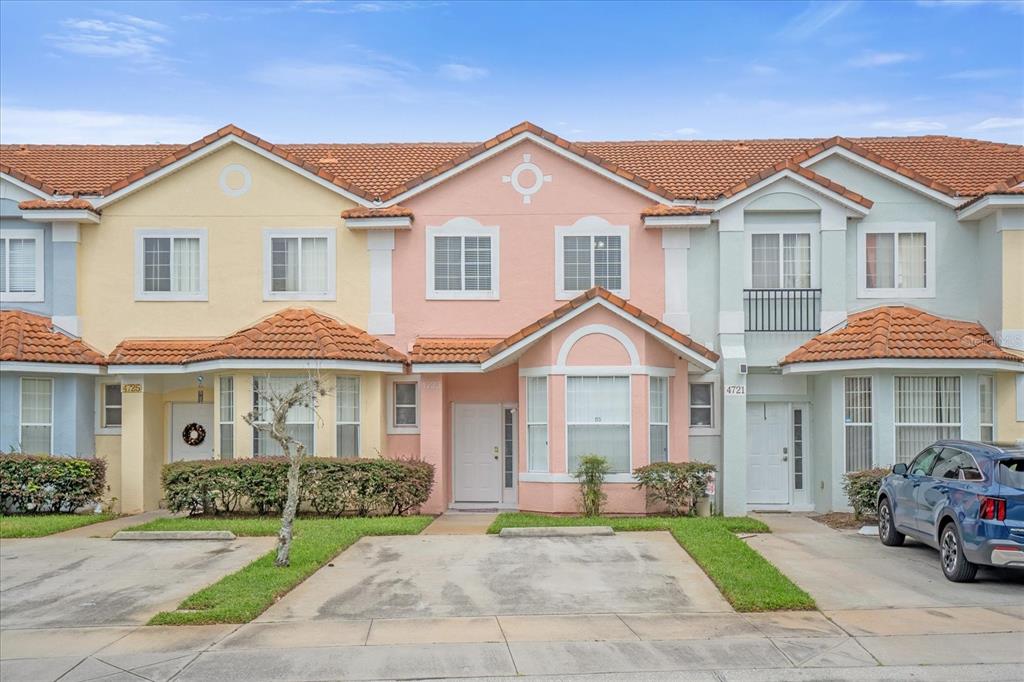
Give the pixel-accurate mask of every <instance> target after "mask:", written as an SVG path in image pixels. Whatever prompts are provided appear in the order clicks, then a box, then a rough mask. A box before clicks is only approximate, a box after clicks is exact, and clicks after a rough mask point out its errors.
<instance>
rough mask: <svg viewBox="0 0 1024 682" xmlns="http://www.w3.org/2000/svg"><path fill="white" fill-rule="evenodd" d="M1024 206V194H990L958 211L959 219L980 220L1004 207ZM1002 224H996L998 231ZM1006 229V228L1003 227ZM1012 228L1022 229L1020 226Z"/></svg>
mask: <svg viewBox="0 0 1024 682" xmlns="http://www.w3.org/2000/svg"><path fill="white" fill-rule="evenodd" d="M1022 207H1024V194H990V195H988V196H987V197H982V198H981V199H978V200H977V201H975V202H974V203H973V204H971V205H970V206H968V207H966V208H963V209H961V210H959V211H957V212H956V217H957V218H958V219H959V220H980V219H982V218H984V217H985V216H987V215H988V214H989V213H992V212H993V211H998V210H999V209H1004V208H1022ZM999 229H1000V226H999V225H997V226H996V230H997V231H998V230H999ZM1003 229H1005V228H1003ZM1010 229H1021V228H1020V227H1015V228H1010Z"/></svg>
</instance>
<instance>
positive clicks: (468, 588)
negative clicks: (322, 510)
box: [259, 532, 732, 621]
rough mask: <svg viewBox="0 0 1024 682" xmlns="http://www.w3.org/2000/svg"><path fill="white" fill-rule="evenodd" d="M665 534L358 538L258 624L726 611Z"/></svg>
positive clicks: (705, 579)
mask: <svg viewBox="0 0 1024 682" xmlns="http://www.w3.org/2000/svg"><path fill="white" fill-rule="evenodd" d="M731 610H732V608H731V607H730V606H729V604H728V603H727V602H726V601H725V599H723V598H722V595H721V594H720V593H719V592H718V589H717V588H715V586H714V584H712V582H711V581H710V580H709V579H708V577H707V576H706V575H705V574H704V572H703V571H702V570H701V569H700V567H698V566H697V564H695V563H694V561H693V559H691V558H690V556H689V555H688V554H687V553H686V552H685V551H684V550H683V549H682V548H680V547H679V545H678V543H676V541H675V540H674V539H673V538H672V536H671V535H669V534H668V533H665V532H652V533H620V534H617V535H612V536H606V537H595V536H588V537H576V538H574V537H550V538H499V537H497V536H457V535H434V536H394V537H369V538H363V539H362V540H360V541H359V542H357V543H356V544H355V545H353V546H352V547H351V548H350V549H349V550H348V551H346V552H345V553H344V554H342V555H341V556H339V557H338V558H337V560H335V562H334V563H333V564H332V565H330V566H327V567H325V568H323V569H321V570H320V571H318V572H317V573H316V574H314V575H313V576H312V577H311V578H310V579H309V580H307V581H306V582H304V583H303V584H302V585H300V586H299V587H297V588H296V589H295V590H293V591H292V592H290V593H289V594H288V595H286V596H285V597H284V598H283V599H282V600H281V601H280V602H278V603H277V604H276V605H274V606H273V607H271V608H270V609H269V610H267V612H266V613H264V614H263V615H262V616H261V617H260V618H259V620H260V621H295V620H303V621H315V620H341V619H361V618H413V617H447V616H463V617H465V616H499V615H533V614H557V615H565V614H581V613H587V614H592V613H683V612H690V613H692V612H726V611H731Z"/></svg>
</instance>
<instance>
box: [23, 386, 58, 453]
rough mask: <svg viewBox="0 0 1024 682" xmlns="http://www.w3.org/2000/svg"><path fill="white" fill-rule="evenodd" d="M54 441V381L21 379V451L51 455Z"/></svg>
mask: <svg viewBox="0 0 1024 682" xmlns="http://www.w3.org/2000/svg"><path fill="white" fill-rule="evenodd" d="M52 441H53V379H36V378H33V377H22V379H21V451H22V452H23V453H25V454H27V455H49V454H51V453H52Z"/></svg>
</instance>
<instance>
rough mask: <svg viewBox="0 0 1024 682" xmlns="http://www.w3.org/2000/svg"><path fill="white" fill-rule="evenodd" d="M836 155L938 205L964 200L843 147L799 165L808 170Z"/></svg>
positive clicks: (958, 202)
mask: <svg viewBox="0 0 1024 682" xmlns="http://www.w3.org/2000/svg"><path fill="white" fill-rule="evenodd" d="M836 154H838V155H839V156H841V157H843V158H844V159H846V160H848V161H850V162H852V163H855V164H856V165H858V166H861V167H863V168H866V169H867V170H869V171H872V172H874V173H877V174H878V175H881V176H882V177H885V178H887V179H889V180H892V181H893V182H895V183H896V184H898V185H903V186H904V187H907V188H908V189H912V190H913V191H915V192H917V193H919V194H923V195H924V196H926V197H928V198H929V199H934V200H935V201H937V202H939V203H940V204H942V205H944V206H948V207H950V208H956V207H957V206H959V205H960V204H962V203H964V198H963V197H951V196H949V195H948V194H945V193H943V192H939V191H937V190H934V189H932V188H931V187H927V186H925V185H922V184H921V183H919V182H917V181H916V180H912V179H910V178H908V177H907V176H905V175H902V174H900V173H897V172H896V171H893V170H889V169H888V168H886V167H885V166H881V165H879V164H877V163H875V162H874V161H871V160H869V159H866V158H864V157H863V156H861V155H859V154H855V153H854V152H851V151H850V150H848V149H846V148H844V147H839V146H835V147H830V148H828V149H826V150H825V151H823V152H822V153H820V154H818V155H816V156H812V157H811V158H809V159H807V160H806V161H804V162H803V163H801V164H800V165H801V166H803V167H804V168H808V167H810V166H813V165H814V164H816V163H818V162H819V161H824V160H825V159H827V158H828V157H830V156H833V155H836ZM812 170H813V169H812Z"/></svg>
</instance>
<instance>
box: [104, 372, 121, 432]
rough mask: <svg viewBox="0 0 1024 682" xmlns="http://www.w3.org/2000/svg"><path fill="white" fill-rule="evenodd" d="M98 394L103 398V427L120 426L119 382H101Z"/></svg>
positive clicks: (116, 427)
mask: <svg viewBox="0 0 1024 682" xmlns="http://www.w3.org/2000/svg"><path fill="white" fill-rule="evenodd" d="M101 388H102V389H103V390H102V392H101V394H100V396H101V398H102V400H103V404H102V406H101V407H102V413H101V414H102V415H103V420H102V421H103V423H102V424H100V426H101V427H102V428H104V429H119V428H121V384H119V383H117V384H102V385H101Z"/></svg>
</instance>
